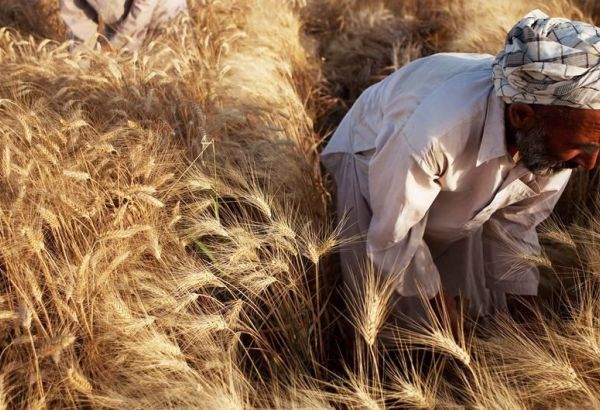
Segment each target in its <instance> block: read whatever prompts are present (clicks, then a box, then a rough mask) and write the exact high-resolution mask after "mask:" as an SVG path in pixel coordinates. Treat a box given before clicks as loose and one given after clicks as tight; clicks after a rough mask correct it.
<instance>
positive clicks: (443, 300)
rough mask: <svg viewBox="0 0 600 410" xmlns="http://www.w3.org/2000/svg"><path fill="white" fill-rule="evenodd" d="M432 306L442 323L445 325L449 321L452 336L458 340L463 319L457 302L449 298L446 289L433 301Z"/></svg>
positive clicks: (441, 290)
mask: <svg viewBox="0 0 600 410" xmlns="http://www.w3.org/2000/svg"><path fill="white" fill-rule="evenodd" d="M432 305H433V308H434V311H435V314H436V315H437V317H438V319H439V321H440V323H442V324H443V323H444V322H446V321H448V324H449V325H450V329H451V330H452V334H453V335H454V337H455V338H458V337H459V336H460V334H461V332H462V327H461V319H462V318H461V314H460V312H459V311H458V308H457V303H456V300H455V299H454V298H451V297H449V296H448V294H447V293H446V292H445V291H444V289H440V291H439V293H438V294H437V295H436V296H435V298H434V299H433V303H432Z"/></svg>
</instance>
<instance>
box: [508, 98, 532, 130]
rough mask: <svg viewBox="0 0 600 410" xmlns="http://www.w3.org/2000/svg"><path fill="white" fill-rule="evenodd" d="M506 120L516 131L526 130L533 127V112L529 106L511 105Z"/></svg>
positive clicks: (521, 104)
mask: <svg viewBox="0 0 600 410" xmlns="http://www.w3.org/2000/svg"><path fill="white" fill-rule="evenodd" d="M508 119H509V120H510V124H511V125H512V126H513V127H514V128H515V129H517V130H528V129H530V128H532V127H533V126H534V125H535V111H534V110H533V107H532V106H531V105H529V104H524V103H512V104H510V105H509V106H508Z"/></svg>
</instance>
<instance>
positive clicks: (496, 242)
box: [483, 171, 570, 296]
mask: <svg viewBox="0 0 600 410" xmlns="http://www.w3.org/2000/svg"><path fill="white" fill-rule="evenodd" d="M569 176H570V171H563V172H561V173H560V174H558V175H555V176H553V177H552V178H554V181H552V183H551V184H547V185H548V188H547V189H546V190H541V192H540V194H539V195H538V196H536V197H533V198H528V199H525V200H523V201H520V202H518V203H516V204H513V205H511V206H508V207H506V208H502V209H500V210H498V211H496V212H495V213H494V214H493V215H492V217H491V218H490V219H489V220H488V221H487V222H486V223H485V224H484V226H483V249H484V260H485V275H486V286H487V287H488V288H489V289H490V290H492V291H500V292H504V293H507V294H509V295H529V296H534V295H537V289H538V284H539V271H538V269H537V267H536V264H535V256H538V255H539V254H540V253H541V247H540V244H539V240H538V236H537V232H536V227H537V226H538V225H539V224H540V223H541V222H542V221H543V220H545V219H546V218H547V217H548V216H550V214H551V213H552V210H553V209H554V206H555V205H556V203H557V201H558V199H559V198H560V196H561V194H562V192H563V191H564V189H565V187H566V185H567V182H568V180H569Z"/></svg>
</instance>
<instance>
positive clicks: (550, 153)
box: [515, 106, 600, 175]
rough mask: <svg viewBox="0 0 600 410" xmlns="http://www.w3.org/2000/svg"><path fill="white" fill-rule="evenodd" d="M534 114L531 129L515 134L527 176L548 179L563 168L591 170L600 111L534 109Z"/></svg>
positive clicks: (599, 143) (598, 140) (598, 144)
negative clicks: (532, 174) (546, 176)
mask: <svg viewBox="0 0 600 410" xmlns="http://www.w3.org/2000/svg"><path fill="white" fill-rule="evenodd" d="M534 111H535V122H534V125H533V126H532V127H530V128H529V129H527V130H522V129H521V130H517V131H516V133H515V136H516V143H517V147H518V149H519V152H520V155H521V159H522V161H523V163H524V164H525V166H526V167H527V168H528V169H529V170H530V171H531V172H533V173H534V174H536V175H551V174H552V173H554V172H557V171H559V170H562V169H565V168H576V167H578V166H581V167H583V168H585V169H587V170H591V169H592V168H594V166H595V165H596V160H597V159H598V151H599V149H600V110H584V109H575V108H570V107H551V106H536V107H535V109H534Z"/></svg>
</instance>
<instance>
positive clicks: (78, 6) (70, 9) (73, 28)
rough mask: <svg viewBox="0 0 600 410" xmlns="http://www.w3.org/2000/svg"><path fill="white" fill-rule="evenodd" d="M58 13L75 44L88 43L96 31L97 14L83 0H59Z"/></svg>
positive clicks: (93, 38)
mask: <svg viewBox="0 0 600 410" xmlns="http://www.w3.org/2000/svg"><path fill="white" fill-rule="evenodd" d="M59 6H60V14H61V17H62V19H63V21H64V22H65V25H66V26H67V29H68V30H69V36H70V37H71V39H72V40H74V41H75V43H77V44H90V43H91V42H92V41H94V40H95V36H96V34H97V33H98V23H97V19H98V16H97V14H96V11H95V10H94V9H93V8H92V7H91V6H90V5H89V4H88V3H87V2H86V1H85V0H60V4H59Z"/></svg>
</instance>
